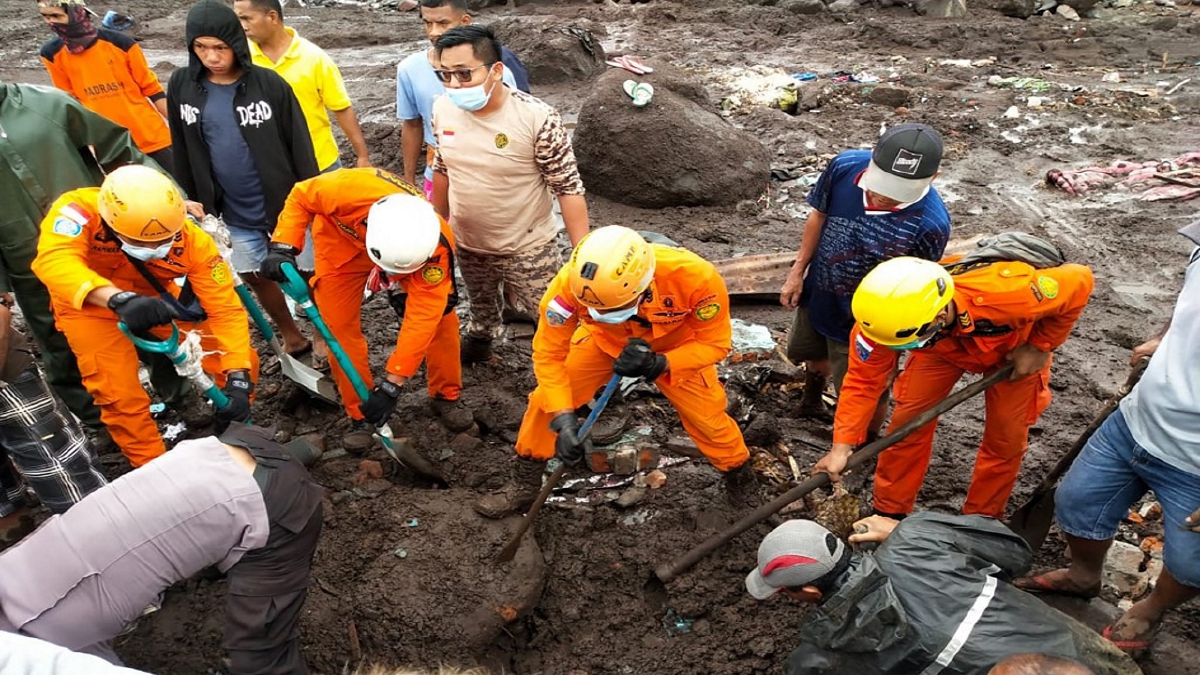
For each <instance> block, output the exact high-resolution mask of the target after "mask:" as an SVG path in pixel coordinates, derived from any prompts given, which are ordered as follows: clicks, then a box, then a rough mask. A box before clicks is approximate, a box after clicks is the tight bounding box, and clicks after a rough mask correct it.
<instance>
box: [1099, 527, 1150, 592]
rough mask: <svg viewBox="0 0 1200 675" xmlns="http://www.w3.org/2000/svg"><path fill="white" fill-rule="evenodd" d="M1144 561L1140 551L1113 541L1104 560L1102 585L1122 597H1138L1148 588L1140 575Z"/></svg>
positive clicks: (1142, 575) (1130, 545) (1122, 542)
mask: <svg viewBox="0 0 1200 675" xmlns="http://www.w3.org/2000/svg"><path fill="white" fill-rule="evenodd" d="M1145 560H1146V554H1145V553H1144V552H1143V551H1142V549H1140V548H1138V547H1137V546H1134V545H1133V544H1130V543H1127V542H1124V541H1120V540H1117V541H1114V542H1113V545H1112V548H1110V549H1109V550H1108V557H1107V558H1105V560H1104V585H1105V586H1106V587H1108V588H1109V589H1110V590H1112V591H1113V592H1115V593H1116V594H1117V595H1120V596H1122V597H1126V598H1130V599H1136V598H1138V597H1140V596H1141V595H1142V594H1143V593H1145V592H1146V589H1147V587H1148V583H1147V580H1146V577H1145V575H1144V574H1143V573H1142V563H1143V562H1145Z"/></svg>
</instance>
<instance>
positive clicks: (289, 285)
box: [279, 264, 449, 487]
mask: <svg viewBox="0 0 1200 675" xmlns="http://www.w3.org/2000/svg"><path fill="white" fill-rule="evenodd" d="M283 273H284V276H286V277H287V281H285V282H283V283H281V284H279V286H280V287H281V288H282V289H283V292H284V293H287V294H288V295H289V296H291V298H292V300H294V301H295V302H296V306H297V307H299V308H300V309H302V310H304V313H305V314H306V315H307V316H308V320H309V321H312V323H313V325H314V326H316V327H317V331H318V332H320V333H321V336H322V337H324V338H325V344H326V345H327V346H328V347H329V353H330V354H332V355H333V357H334V358H335V359H337V363H338V366H340V367H341V369H342V372H344V373H345V374H346V378H347V379H349V380H350V384H351V386H353V387H354V391H355V393H357V394H358V397H359V398H360V399H362V400H364V401H365V400H367V398H368V397H369V396H370V395H371V392H370V391H369V390H368V389H367V384H366V383H365V382H363V380H362V378H361V377H359V375H358V371H357V370H355V368H354V363H352V362H351V361H350V357H349V356H347V355H346V350H344V349H342V345H341V343H339V342H338V340H337V338H336V337H334V335H333V333H332V332H331V331H330V330H329V326H327V325H326V324H325V320H324V319H322V318H321V312H320V311H318V310H317V306H316V305H314V304H313V301H312V298H310V297H309V295H308V282H306V281H305V280H304V277H302V276H300V273H299V272H298V271H296V268H295V267H294V266H292V265H290V264H285V265H284V266H283ZM375 438H377V439H379V442H380V444H382V445H383V449H384V450H385V451H386V452H387V454H388V455H390V456H391V458H392V459H394V460H396V461H397V462H399V463H401V464H403V465H404V466H407V467H408V468H409V469H411V470H412V471H413V472H415V473H417V474H419V475H421V476H424V477H425V478H428V479H430V480H432V481H434V482H435V483H437V484H438V485H441V486H443V487H446V486H448V485H449V483H447V482H446V477H445V476H443V475H442V473H441V472H440V471H438V470H437V468H436V467H434V466H433V464H431V463H430V462H429V460H427V459H425V458H424V457H422V456H421V455H420V454H419V453H418V452H417V451H416V450H414V449H413V447H412V446H411V445H409V444H408V442H407V441H404V440H401V441H400V442H399V443H397V442H396V440H395V438H394V437H393V436H392V429H391V427H389V426H388V425H387V424H383V425H381V426H380V427H379V428H377V429H376V430H375Z"/></svg>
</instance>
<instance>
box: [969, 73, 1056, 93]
mask: <svg viewBox="0 0 1200 675" xmlns="http://www.w3.org/2000/svg"><path fill="white" fill-rule="evenodd" d="M987 83H988V86H991V87H1002V88H1008V89H1020V90H1023V91H1029V92H1032V93H1035V94H1041V93H1044V92H1047V91H1050V90H1051V89H1054V88H1055V87H1058V86H1059V85H1057V84H1055V83H1053V82H1049V81H1047V80H1042V79H1038V78H1036V77H1000V76H999V75H993V76H991V77H989V78H988V81H987Z"/></svg>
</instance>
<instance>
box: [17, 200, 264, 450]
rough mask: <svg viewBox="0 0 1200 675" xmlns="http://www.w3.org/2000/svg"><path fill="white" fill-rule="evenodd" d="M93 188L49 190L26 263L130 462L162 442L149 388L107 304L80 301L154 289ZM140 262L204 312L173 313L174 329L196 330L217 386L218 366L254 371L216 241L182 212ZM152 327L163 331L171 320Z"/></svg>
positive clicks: (244, 322)
mask: <svg viewBox="0 0 1200 675" xmlns="http://www.w3.org/2000/svg"><path fill="white" fill-rule="evenodd" d="M99 192H100V189H99V188H84V189H80V190H72V191H71V192H67V193H65V194H63V195H62V196H61V197H59V198H58V200H57V201H55V202H54V204H53V205H52V206H51V207H50V210H49V211H48V212H47V215H46V217H45V219H43V220H42V225H41V236H40V238H39V239H38V255H37V258H35V259H34V261H33V272H34V274H36V275H37V276H38V278H39V279H41V280H42V283H44V284H45V285H46V288H47V289H49V290H50V304H51V307H52V308H53V310H54V319H55V323H56V324H57V325H58V328H59V330H61V331H62V332H63V334H64V335H66V337H67V342H68V343H69V344H70V345H71V350H72V351H74V352H75V357H76V358H77V359H78V360H79V371H80V373H82V374H83V386H84V387H86V388H87V390H88V392H90V393H91V395H92V398H93V399H95V401H96V405H97V406H99V408H100V419H101V421H103V422H104V424H105V426H107V427H108V431H109V433H110V434H112V438H113V441H115V442H116V443H117V445H119V446H120V447H121V452H123V453H124V454H125V456H126V457H127V458H129V463H130V464H132V465H133V466H135V467H138V466H141V465H143V464H145V463H146V462H149V461H150V460H152V459H154V458H155V457H158V456H159V455H161V454H163V453H164V452H166V446H165V445H164V444H163V440H162V437H161V436H160V435H159V433H158V426H157V425H156V424H155V423H154V420H153V419H151V417H150V397H149V396H148V395H147V394H146V391H145V390H144V389H143V388H142V384H141V382H140V381H139V380H138V356H137V350H136V349H135V348H134V346H133V343H132V342H130V340H129V338H128V337H126V336H125V334H124V333H122V332H121V331H120V329H119V328H117V323H118V318H117V315H116V314H115V313H113V311H112V310H110V309H108V308H106V307H98V306H96V305H92V304H88V303H87V302H85V301H86V299H87V296H88V294H89V293H91V292H92V291H93V290H95V289H97V288H101V287H104V286H116V287H117V288H120V289H121V290H123V291H134V292H136V293H141V294H142V295H148V296H151V297H157V296H158V292H157V291H155V290H154V287H153V286H151V285H150V283H149V282H148V281H146V279H145V278H144V277H142V275H141V274H140V273H139V272H138V270H137V268H135V267H134V266H133V264H132V263H130V262H129V258H128V257H126V255H125V254H124V253H122V252H121V244H120V242H119V241H118V240H117V239H116V237H114V236H113V235H112V234H111V233H110V232H109V231H108V229H107V228H106V227H105V226H104V225H103V223H102V221H101V219H100V212H99V210H98V209H97V208H96V197H97V195H98V194H99ZM146 269H147V270H149V272H150V273H151V274H152V275H153V276H154V277H155V279H157V280H158V281H159V283H160V284H161V285H162V287H163V288H165V289H167V290H168V291H169V292H171V293H172V294H173V295H176V296H178V294H179V290H180V289H179V286H178V285H177V284H176V283H175V279H178V278H179V277H187V279H188V281H190V282H191V284H192V289H193V291H194V292H195V294H196V297H197V298H198V299H199V301H200V303H201V305H202V306H203V307H204V311H205V312H206V313H207V314H208V319H207V320H206V321H201V322H199V323H190V322H183V321H177V322H176V323H177V324H178V326H179V330H180V331H192V330H194V331H198V332H199V333H200V336H201V345H202V346H203V349H204V352H205V354H206V356H205V357H204V361H203V365H204V370H205V371H206V372H209V373H215V378H214V379H215V380H216V381H217V386H219V387H220V386H224V384H225V373H227V372H228V371H231V370H248V371H250V378H251V380H255V381H257V379H258V354H257V353H255V351H254V349H253V348H251V346H250V328H249V323H248V321H249V319H248V318H247V315H246V310H245V308H243V307H242V303H241V301H240V300H238V296H237V293H236V292H235V291H234V289H233V273H232V272H231V271H230V269H229V266H228V265H227V264H226V263H225V261H223V260H222V259H221V254H220V253H219V252H218V251H217V245H216V244H215V243H214V242H213V240H212V237H210V236H209V235H208V234H206V233H205V232H204V231H203V230H201V229H200V228H199V227H196V226H195V225H194V224H192V222H191V221H188V222H186V223H184V226H183V229H182V230H180V231H179V233H178V234H176V235H175V246H174V247H173V248H172V249H171V252H170V253H169V254H168V255H167V257H166V258H164V259H162V260H151V261H149V262H147V263H146ZM152 332H153V333H154V335H156V336H157V337H159V338H162V339H165V338H167V337H169V336H170V334H171V327H170V326H159V327H157V328H155V329H154V330H153V331H152Z"/></svg>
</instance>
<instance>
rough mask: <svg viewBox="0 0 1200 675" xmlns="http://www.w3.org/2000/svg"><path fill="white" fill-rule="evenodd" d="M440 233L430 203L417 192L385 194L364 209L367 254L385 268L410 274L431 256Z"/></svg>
mask: <svg viewBox="0 0 1200 675" xmlns="http://www.w3.org/2000/svg"><path fill="white" fill-rule="evenodd" d="M441 233H442V220H441V218H439V217H438V214H437V212H436V211H434V210H433V205H432V204H430V203H429V202H427V201H425V200H424V199H422V198H421V197H417V196H416V195H410V194H404V193H399V194H394V195H388V196H386V197H384V198H383V199H380V200H379V201H377V202H375V203H374V204H372V205H371V210H370V211H369V212H367V255H369V256H370V257H371V260H372V261H373V262H374V263H375V264H376V265H379V267H380V268H382V269H383V271H384V272H388V273H390V274H412V273H413V272H416V271H417V270H418V269H420V268H421V265H424V264H425V263H426V262H427V261H428V260H429V258H430V257H431V256H433V254H434V252H435V251H436V250H437V245H438V238H439V237H440V236H441Z"/></svg>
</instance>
